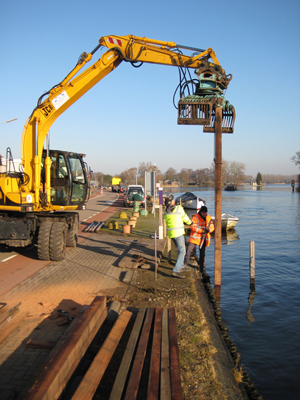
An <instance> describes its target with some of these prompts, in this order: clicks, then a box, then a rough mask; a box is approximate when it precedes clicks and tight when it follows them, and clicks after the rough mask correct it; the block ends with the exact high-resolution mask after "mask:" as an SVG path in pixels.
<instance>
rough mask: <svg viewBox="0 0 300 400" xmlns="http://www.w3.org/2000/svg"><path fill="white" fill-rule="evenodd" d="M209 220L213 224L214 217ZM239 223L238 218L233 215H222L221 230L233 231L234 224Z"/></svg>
mask: <svg viewBox="0 0 300 400" xmlns="http://www.w3.org/2000/svg"><path fill="white" fill-rule="evenodd" d="M211 219H212V220H213V221H214V222H215V217H211ZM238 222H239V219H238V217H236V216H235V215H231V214H228V213H225V214H222V230H223V231H228V230H230V229H234V227H235V226H236V224H237V223H238Z"/></svg>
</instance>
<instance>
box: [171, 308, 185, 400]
mask: <svg viewBox="0 0 300 400" xmlns="http://www.w3.org/2000/svg"><path fill="white" fill-rule="evenodd" d="M169 335H170V366H171V390H172V400H182V389H181V379H180V369H179V352H178V343H177V333H176V317H175V309H174V308H170V309H169Z"/></svg>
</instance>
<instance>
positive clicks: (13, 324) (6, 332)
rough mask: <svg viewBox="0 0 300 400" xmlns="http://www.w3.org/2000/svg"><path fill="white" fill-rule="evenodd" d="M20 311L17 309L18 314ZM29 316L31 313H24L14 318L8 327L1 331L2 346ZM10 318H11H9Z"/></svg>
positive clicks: (8, 323) (7, 324)
mask: <svg viewBox="0 0 300 400" xmlns="http://www.w3.org/2000/svg"><path fill="white" fill-rule="evenodd" d="M17 310H19V309H16V310H15V311H14V312H16V311H17ZM28 315H29V312H27V311H23V312H21V313H20V314H19V315H18V316H16V317H14V318H13V319H12V320H9V321H8V322H7V323H6V325H5V326H4V327H3V328H2V329H1V331H0V344H1V343H2V342H4V340H5V339H6V338H7V337H8V336H9V335H10V334H11V333H12V332H13V331H14V330H15V329H17V328H18V327H19V325H20V324H21V323H22V322H23V321H24V319H25V318H26V317H27V316H28ZM8 318H9V317H8Z"/></svg>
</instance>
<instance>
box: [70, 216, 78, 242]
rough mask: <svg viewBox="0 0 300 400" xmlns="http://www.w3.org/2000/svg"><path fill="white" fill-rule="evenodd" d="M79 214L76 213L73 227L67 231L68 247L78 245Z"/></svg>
mask: <svg viewBox="0 0 300 400" xmlns="http://www.w3.org/2000/svg"><path fill="white" fill-rule="evenodd" d="M78 227H79V221H78V215H74V221H73V224H72V227H71V228H70V229H69V230H68V232H67V247H76V246H77V239H78Z"/></svg>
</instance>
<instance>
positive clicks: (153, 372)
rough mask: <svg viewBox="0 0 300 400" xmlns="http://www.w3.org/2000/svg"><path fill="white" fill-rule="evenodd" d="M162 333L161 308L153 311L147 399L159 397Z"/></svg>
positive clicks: (151, 399)
mask: <svg viewBox="0 0 300 400" xmlns="http://www.w3.org/2000/svg"><path fill="white" fill-rule="evenodd" d="M161 334H162V308H161V307H158V308H156V311H155V320H154V332H153V341H152V351H151V361H150V372H149V383H148V393H147V400H158V399H159V376H160V355H161Z"/></svg>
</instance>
